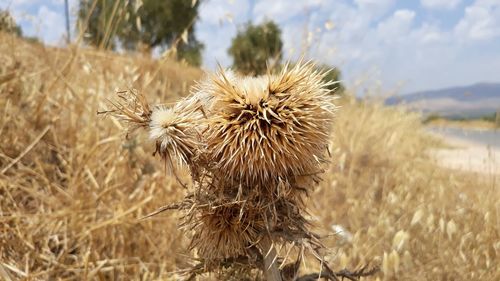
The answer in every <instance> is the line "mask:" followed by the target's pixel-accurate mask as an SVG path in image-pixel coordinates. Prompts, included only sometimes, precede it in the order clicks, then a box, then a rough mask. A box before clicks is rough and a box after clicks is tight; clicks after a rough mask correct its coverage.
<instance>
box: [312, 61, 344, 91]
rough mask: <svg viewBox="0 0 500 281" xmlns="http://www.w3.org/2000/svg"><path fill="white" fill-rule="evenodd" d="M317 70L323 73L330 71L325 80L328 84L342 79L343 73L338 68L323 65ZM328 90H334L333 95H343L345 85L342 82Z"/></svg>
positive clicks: (329, 87)
mask: <svg viewBox="0 0 500 281" xmlns="http://www.w3.org/2000/svg"><path fill="white" fill-rule="evenodd" d="M317 68H318V70H320V71H321V72H326V71H328V74H327V75H326V76H325V78H324V79H323V80H324V81H326V82H331V81H340V79H341V77H342V73H341V72H340V70H339V69H338V68H337V67H332V66H329V65H327V64H321V65H318V66H317ZM328 89H330V90H332V91H333V93H334V94H336V95H342V94H343V93H344V91H345V88H344V84H342V83H340V82H339V83H336V84H333V85H330V86H328Z"/></svg>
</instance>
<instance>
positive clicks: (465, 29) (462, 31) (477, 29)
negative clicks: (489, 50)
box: [455, 0, 500, 40]
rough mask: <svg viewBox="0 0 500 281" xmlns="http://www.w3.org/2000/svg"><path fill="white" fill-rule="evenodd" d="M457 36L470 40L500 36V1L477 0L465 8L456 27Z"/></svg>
mask: <svg viewBox="0 0 500 281" xmlns="http://www.w3.org/2000/svg"><path fill="white" fill-rule="evenodd" d="M455 33H456V34H457V36H459V37H461V38H463V39H470V40H488V39H492V38H495V37H499V36H500V1H498V0H476V1H475V2H474V3H473V4H472V5H470V6H468V7H466V8H465V15H464V17H463V18H462V19H461V20H460V21H459V22H458V24H457V25H456V27H455Z"/></svg>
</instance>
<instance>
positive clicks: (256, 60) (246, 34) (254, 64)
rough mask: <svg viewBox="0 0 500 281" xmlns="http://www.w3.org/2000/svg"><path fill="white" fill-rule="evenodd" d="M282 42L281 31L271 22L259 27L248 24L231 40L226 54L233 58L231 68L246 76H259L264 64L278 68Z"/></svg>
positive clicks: (263, 70)
mask: <svg viewBox="0 0 500 281" xmlns="http://www.w3.org/2000/svg"><path fill="white" fill-rule="evenodd" d="M282 48H283V42H282V41H281V30H280V28H279V27H278V25H276V24H275V23H274V22H272V21H268V22H265V23H262V24H260V25H252V24H251V23H248V24H246V25H245V27H244V28H243V29H242V30H239V31H238V34H237V35H236V37H235V38H233V40H232V43H231V47H230V48H229V50H228V53H229V54H230V55H231V56H232V57H233V67H234V68H235V69H236V70H238V71H239V72H241V73H243V74H247V75H261V74H264V73H265V72H266V69H267V66H266V64H267V63H269V64H271V65H272V64H274V65H275V66H278V65H279V63H280V62H281V55H282Z"/></svg>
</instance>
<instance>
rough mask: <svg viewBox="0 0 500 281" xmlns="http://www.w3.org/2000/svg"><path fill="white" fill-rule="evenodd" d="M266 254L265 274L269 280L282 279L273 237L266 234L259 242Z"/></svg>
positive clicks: (276, 280)
mask: <svg viewBox="0 0 500 281" xmlns="http://www.w3.org/2000/svg"><path fill="white" fill-rule="evenodd" d="M259 248H260V249H261V251H262V255H263V256H264V275H265V276H266V280H267V281H281V274H280V271H279V269H278V266H277V263H276V257H277V253H276V250H275V249H274V246H273V243H272V241H271V239H270V238H269V237H268V236H266V237H264V238H262V240H261V241H260V243H259Z"/></svg>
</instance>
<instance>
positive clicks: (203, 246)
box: [112, 62, 335, 280]
mask: <svg viewBox="0 0 500 281" xmlns="http://www.w3.org/2000/svg"><path fill="white" fill-rule="evenodd" d="M315 69H316V68H315V67H314V64H313V63H310V62H307V63H303V62H300V63H298V64H296V65H295V66H293V67H289V66H288V65H287V66H285V67H284V68H283V70H282V71H281V72H280V73H279V74H276V75H271V74H268V75H266V76H261V77H241V76H239V75H237V74H235V73H233V72H231V71H224V70H222V69H219V70H218V71H217V72H216V73H214V74H210V75H208V77H207V78H206V79H204V80H202V82H200V83H199V84H198V85H197V86H195V87H194V89H193V92H192V94H191V95H190V96H189V97H187V98H185V99H182V100H180V101H179V102H178V103H176V104H175V105H174V106H173V107H171V108H166V107H163V106H159V107H153V110H152V111H151V113H150V114H149V112H150V111H149V110H148V109H149V106H148V105H146V104H142V103H141V105H140V106H136V103H128V104H129V105H131V106H129V107H128V108H124V107H123V106H122V105H121V104H116V103H112V105H113V106H114V107H115V109H114V110H113V111H112V112H114V113H115V115H116V116H117V117H119V118H121V119H124V120H125V121H127V122H128V124H129V125H131V126H132V127H131V129H135V128H136V127H137V124H139V125H141V126H142V127H146V126H145V123H144V122H143V120H145V119H144V117H143V116H147V118H149V120H150V122H149V127H147V129H148V130H149V134H150V137H151V139H153V140H154V141H155V142H156V151H157V152H158V153H159V155H160V156H161V157H162V158H163V160H164V161H165V162H166V163H168V164H169V167H170V169H171V170H173V169H174V166H173V160H174V159H175V160H177V161H178V162H179V163H181V164H184V165H187V166H188V167H189V170H190V171H191V177H192V180H193V184H192V186H190V187H188V192H189V193H188V195H187V196H186V197H185V199H184V200H183V201H182V202H181V204H178V205H177V206H178V207H177V209H179V210H182V211H183V219H182V225H183V227H184V230H185V231H187V232H188V233H190V234H191V235H192V236H191V244H190V249H192V250H194V251H195V252H196V254H197V256H199V257H200V258H201V259H202V260H203V264H204V266H203V268H205V269H206V270H207V271H213V270H220V268H221V267H222V265H225V264H226V262H227V261H228V260H229V259H237V258H238V257H246V258H247V260H248V261H256V260H263V261H264V264H266V260H267V261H268V262H267V266H270V267H273V268H274V270H275V272H274V273H273V274H275V275H277V274H278V273H277V272H278V271H277V262H276V259H277V258H278V256H277V254H276V253H274V251H275V248H276V247H277V246H279V245H281V246H280V247H283V246H285V245H292V248H293V247H294V246H295V247H297V248H299V249H300V248H302V249H304V248H307V249H308V250H310V251H311V252H312V254H313V255H314V256H315V257H316V258H317V259H318V261H320V262H321V264H323V262H324V260H323V257H322V256H321V255H320V253H319V249H321V248H322V247H323V246H322V244H321V243H320V241H319V239H318V238H317V237H318V236H317V235H315V234H313V233H311V231H310V230H309V226H308V221H307V219H306V218H305V217H304V214H305V213H306V209H305V204H304V201H305V199H306V198H307V196H308V193H309V192H311V191H312V190H313V189H314V187H315V186H316V185H317V183H318V181H319V179H320V178H319V174H320V173H321V172H322V169H323V165H324V164H325V163H326V162H327V161H326V160H325V154H327V148H328V144H329V141H330V139H331V127H332V120H333V114H334V110H335V105H334V104H333V95H331V94H330V90H328V88H327V86H329V85H328V84H327V83H325V82H324V79H323V76H324V75H325V73H320V72H317V71H316V70H315ZM131 95H132V97H131V98H129V99H130V100H134V101H135V100H143V99H139V98H138V97H137V96H136V95H135V94H134V93H131ZM145 112H146V113H145ZM123 116H125V118H124V117H123ZM136 116H139V117H136ZM136 120H138V121H136ZM290 249H291V248H290ZM268 251H269V252H268ZM271 252H272V254H271V255H270V253H271ZM302 252H303V251H302ZM264 264H263V265H260V266H259V268H261V269H262V268H264ZM297 264H298V263H297ZM235 266H236V265H235ZM323 266H324V267H325V268H328V267H327V266H326V265H324V264H323ZM196 268H197V269H199V267H196ZM297 270H298V268H297ZM297 270H296V271H297ZM264 271H265V272H267V271H268V269H265V270H264ZM330 271H331V270H330ZM332 276H334V275H332ZM267 278H268V279H269V280H271V279H270V278H272V280H275V279H276V277H269V276H268V277H267ZM279 279H281V278H279Z"/></svg>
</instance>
